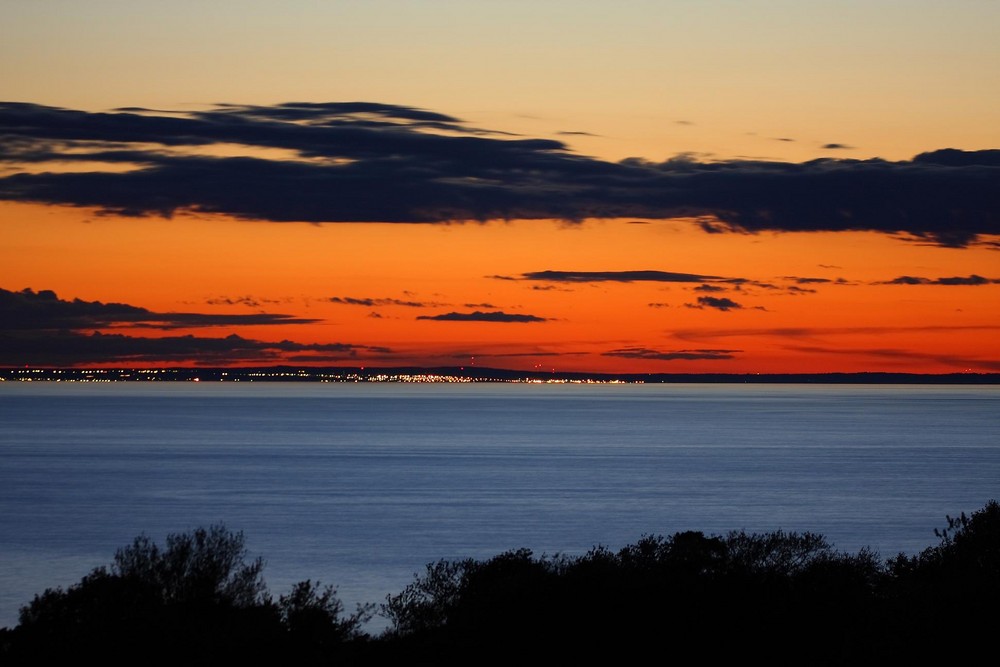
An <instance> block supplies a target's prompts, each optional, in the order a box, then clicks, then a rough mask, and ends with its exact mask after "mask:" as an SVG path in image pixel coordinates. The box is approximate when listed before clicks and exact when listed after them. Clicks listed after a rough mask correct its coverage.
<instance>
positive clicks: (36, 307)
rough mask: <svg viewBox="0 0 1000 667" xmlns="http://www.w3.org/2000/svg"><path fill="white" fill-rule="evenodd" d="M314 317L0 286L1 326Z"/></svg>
mask: <svg viewBox="0 0 1000 667" xmlns="http://www.w3.org/2000/svg"><path fill="white" fill-rule="evenodd" d="M314 322H319V320H315V319H306V318H301V317H294V316H292V315H282V314H275V313H253V314H247V315H216V314H208V313H154V312H152V311H150V310H147V309H145V308H139V307H137V306H130V305H127V304H123V303H102V302H100V301H83V300H81V299H74V300H72V301H65V300H63V299H60V298H59V297H58V296H57V295H56V293H55V292H53V291H51V290H39V291H38V292H35V291H34V290H31V289H24V290H21V291H20V292H12V291H9V290H5V289H0V329H9V330H14V329H18V330H44V329H104V328H109V327H121V326H130V327H144V328H155V329H187V328H194V327H217V326H249V325H268V324H312V323H314Z"/></svg>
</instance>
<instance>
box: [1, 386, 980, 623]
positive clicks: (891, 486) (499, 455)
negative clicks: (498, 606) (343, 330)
mask: <svg viewBox="0 0 1000 667" xmlns="http://www.w3.org/2000/svg"><path fill="white" fill-rule="evenodd" d="M998 433H1000V387H996V386H885V385H878V386H873V385H864V386H863V385H822V386H820V385H725V384H714V385H708V384H706V385H525V384H515V385H510V384H462V385H444V384H439V385H401V384H291V383H290V384H284V383H281V384H277V383H266V384H262V383H258V384H248V383H240V384H236V383H225V384H216V383H199V384H194V383H142V384H140V383H115V384H66V383H12V382H7V383H0V626H3V625H14V624H16V621H17V609H18V607H19V606H21V605H23V604H25V603H27V602H29V601H30V600H31V597H32V596H33V595H34V594H36V593H40V592H41V591H43V590H44V589H45V588H47V587H54V586H62V587H65V586H68V585H70V584H72V583H75V582H76V581H78V580H79V579H80V577H81V576H82V575H84V574H85V573H87V572H88V571H89V570H90V569H91V568H93V567H95V566H97V565H102V564H107V563H108V562H109V561H110V560H111V558H112V556H113V554H114V551H115V549H117V548H118V547H120V546H123V545H125V544H128V543H129V542H131V540H132V538H133V537H135V536H136V535H138V534H140V533H143V532H145V533H146V534H147V535H149V536H150V537H152V538H154V539H155V540H156V541H158V542H162V540H163V538H164V537H165V535H166V534H167V533H169V532H180V531H185V530H189V529H191V528H194V527H196V526H199V525H208V524H211V523H219V522H223V523H225V524H226V526H227V527H228V528H230V529H233V530H240V531H243V532H244V534H245V536H246V539H247V546H248V547H249V549H250V551H251V553H252V555H261V556H263V557H264V559H265V560H266V561H267V566H266V568H265V571H264V573H265V578H266V580H267V582H268V585H269V587H270V589H271V591H272V593H273V594H275V595H278V594H281V593H284V592H287V590H288V588H289V587H290V586H291V584H292V583H294V582H296V581H299V580H301V579H307V578H310V579H314V580H315V579H319V580H321V581H322V582H323V583H325V584H326V583H328V584H333V585H335V586H336V587H337V588H338V591H339V596H340V597H341V599H343V600H344V601H345V603H347V606H348V607H349V608H353V605H354V603H357V602H376V603H377V602H381V601H383V600H384V598H385V596H386V594H389V593H397V592H399V591H400V590H401V589H402V588H403V587H404V586H405V585H406V584H407V583H409V582H410V581H411V580H412V578H413V574H414V573H415V572H419V571H422V570H423V567H424V565H425V564H427V563H429V562H431V561H435V560H437V559H439V558H462V557H466V556H472V557H488V556H491V555H494V554H497V553H500V552H502V551H504V550H507V549H512V548H519V547H528V548H531V549H533V550H534V551H535V552H536V553H537V554H542V553H548V554H553V553H557V552H559V553H565V554H571V555H573V554H580V553H583V552H585V551H586V550H588V549H589V548H591V547H593V546H595V545H597V544H603V545H605V546H608V547H611V548H617V547H621V546H623V545H625V544H628V543H631V542H634V541H635V540H637V539H638V538H640V537H641V536H642V535H644V534H662V535H670V534H672V533H674V532H677V531H681V530H702V531H705V532H706V533H715V534H723V533H725V532H727V531H729V530H738V529H745V530H748V531H755V532H763V531H770V530H777V529H782V530H798V531H805V530H809V531H813V532H819V533H822V534H824V535H825V536H826V537H827V538H828V539H829V541H831V542H832V543H833V544H834V546H835V547H836V548H838V549H841V550H843V551H849V552H854V551H857V550H858V549H860V548H862V547H870V548H872V549H874V550H876V551H878V552H879V553H880V554H882V555H883V557H886V556H891V555H895V554H896V553H898V552H900V551H903V552H907V553H916V552H918V551H920V550H922V549H923V548H925V547H927V546H930V545H932V544H936V543H937V538H935V536H934V534H933V531H934V529H935V528H940V527H943V526H944V525H945V523H946V521H945V515H946V514H950V515H956V514H958V513H959V512H963V511H964V512H967V513H968V512H972V511H975V510H976V509H979V508H980V507H982V506H983V505H984V504H985V503H986V501H988V500H990V499H993V498H998V497H1000V438H998ZM377 627H378V622H377V621H376V623H375V624H373V628H375V629H377Z"/></svg>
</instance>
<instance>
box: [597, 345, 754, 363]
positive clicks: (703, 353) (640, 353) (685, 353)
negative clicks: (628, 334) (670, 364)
mask: <svg viewBox="0 0 1000 667" xmlns="http://www.w3.org/2000/svg"><path fill="white" fill-rule="evenodd" d="M739 351H740V350H667V351H662V350H652V349H649V348H646V347H624V348H620V349H617V350H610V351H608V352H605V353H604V356H606V357H622V358H625V359H646V360H650V361H692V360H706V359H707V360H712V359H732V358H733V355H734V354H735V353H736V352H739Z"/></svg>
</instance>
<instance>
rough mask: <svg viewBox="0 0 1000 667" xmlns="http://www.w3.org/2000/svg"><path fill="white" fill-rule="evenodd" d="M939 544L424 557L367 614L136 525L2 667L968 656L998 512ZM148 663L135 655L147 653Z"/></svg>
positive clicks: (684, 543) (233, 551) (989, 628)
mask: <svg viewBox="0 0 1000 667" xmlns="http://www.w3.org/2000/svg"><path fill="white" fill-rule="evenodd" d="M947 522H948V526H947V528H945V529H943V530H940V531H935V534H936V535H937V536H938V538H939V544H937V545H935V546H932V547H929V548H927V549H925V550H924V551H923V552H921V553H919V554H917V555H915V556H906V555H903V554H900V555H897V556H895V557H893V558H890V559H888V560H886V561H884V562H883V561H881V560H880V559H879V557H878V555H877V554H875V553H873V552H871V551H870V550H868V549H862V550H861V551H859V552H858V553H856V554H846V553H841V552H838V551H836V550H835V549H834V548H833V547H832V546H831V545H830V544H829V543H828V542H827V541H826V540H825V538H823V537H822V536H820V535H816V534H813V533H808V532H807V533H786V532H783V531H776V532H771V533H763V534H750V533H746V532H742V531H740V532H731V533H729V534H727V535H725V536H706V535H705V534H703V533H700V532H696V531H688V532H682V533H676V534H674V535H673V536H670V537H663V536H652V535H645V536H642V537H641V538H640V539H639V540H638V541H637V542H636V543H634V544H630V545H627V546H625V547H623V548H621V549H619V550H618V551H612V550H610V549H608V548H606V547H603V546H597V547H595V548H593V549H591V550H590V551H589V552H587V553H586V554H584V555H582V556H578V557H567V556H562V555H554V556H541V557H536V556H535V555H534V554H533V553H532V552H531V551H529V550H527V549H519V550H512V551H507V552H504V553H501V554H499V555H497V556H493V557H492V558H488V559H485V560H475V559H463V560H458V561H447V560H441V561H438V562H436V563H431V564H429V565H427V567H426V570H425V571H424V573H423V574H421V575H417V576H415V577H414V580H413V581H412V582H411V583H410V584H409V585H408V586H406V587H405V588H404V589H403V590H402V591H401V592H400V593H398V594H396V595H390V596H388V597H387V598H386V601H385V602H384V603H383V604H382V605H381V607H380V609H379V612H380V614H381V615H383V616H384V617H385V618H387V619H388V620H389V621H390V623H391V627H390V628H389V629H388V630H387V631H386V632H385V633H383V634H382V635H380V636H378V637H370V636H368V635H367V634H365V633H364V632H363V625H364V623H365V622H366V621H367V620H368V619H369V617H370V615H371V613H372V611H373V609H374V606H373V605H362V606H359V607H358V609H357V611H356V612H355V613H354V614H350V615H345V613H344V609H343V605H342V604H341V602H340V600H338V599H337V597H336V590H335V589H334V588H333V587H331V586H326V587H323V586H321V585H320V584H319V583H314V582H312V581H310V580H307V581H303V582H299V583H298V584H295V585H294V586H293V587H292V589H291V591H290V592H289V593H288V594H286V595H282V596H280V597H279V599H278V601H277V602H274V601H273V600H272V599H271V598H270V596H269V595H268V593H267V590H266V587H265V586H264V581H263V578H262V576H261V572H262V569H263V561H261V560H260V559H256V560H248V558H247V553H246V550H245V549H244V544H243V536H242V534H240V533H232V532H229V531H227V530H226V529H225V528H223V527H222V526H213V527H210V528H208V529H197V530H195V531H192V532H190V533H184V534H179V535H171V536H168V538H167V542H166V546H165V547H164V548H162V549H161V548H160V547H158V546H157V545H155V544H154V543H152V542H151V541H150V540H149V539H148V538H146V537H144V536H140V537H138V538H136V540H135V541H133V543H132V544H131V545H129V546H128V547H125V548H123V549H120V550H119V551H118V552H117V553H116V554H115V557H114V560H113V562H112V563H111V565H110V566H109V567H107V568H97V569H95V570H93V571H92V572H91V573H90V574H88V575H87V576H85V577H84V578H83V579H82V580H81V581H80V582H79V583H77V584H75V585H73V586H70V587H69V588H68V589H66V590H62V589H50V590H47V591H45V592H44V593H42V594H41V595H37V596H35V598H34V600H32V601H31V603H30V604H28V605H26V606H25V607H24V608H22V610H21V616H20V623H19V625H18V626H17V627H16V628H14V629H12V630H3V631H2V632H0V658H2V659H3V662H5V663H7V664H29V663H34V662H36V661H38V660H40V659H47V658H62V659H67V660H68V659H73V660H80V659H82V658H84V657H100V658H101V659H102V660H103V661H104V662H109V661H110V662H124V661H125V660H130V661H131V660H134V659H136V657H137V656H149V655H150V654H152V655H153V656H154V657H155V658H156V661H167V660H169V661H172V662H174V661H184V662H185V663H207V662H209V661H212V662H218V661H222V662H227V663H228V662H234V661H246V660H253V661H255V662H256V661H260V660H261V659H268V660H274V661H279V662H282V663H286V662H298V663H310V664H341V665H343V664H382V663H385V662H402V661H406V662H408V663H410V664H424V663H427V664H458V663H462V664H468V663H479V662H497V661H500V660H518V661H524V660H525V659H526V657H530V658H531V661H532V662H537V661H541V660H544V659H553V660H558V661H559V662H569V661H589V662H593V661H595V660H601V659H607V660H615V661H617V662H621V661H623V660H631V659H643V660H648V659H650V657H651V656H655V657H657V659H661V658H662V659H664V660H667V659H670V658H672V657H674V656H678V657H684V656H687V657H690V656H695V655H697V656H700V658H699V659H706V660H711V661H718V660H736V659H739V660H745V661H765V662H766V663H767V664H769V665H776V664H777V665H782V664H789V665H790V664H796V665H798V664H810V665H847V664H859V663H860V664H868V663H872V662H875V661H886V662H890V663H894V664H895V663H899V662H906V661H912V662H915V663H924V662H927V661H929V660H940V661H947V662H948V663H949V664H951V663H954V662H956V661H958V662H964V661H971V660H972V659H973V658H976V657H978V655H979V654H980V653H982V652H983V651H987V650H988V651H992V650H993V649H994V647H993V636H994V633H995V631H996V627H997V624H998V622H1000V611H998V602H1000V505H998V504H997V503H996V501H990V502H989V503H987V504H986V506H985V507H983V508H982V509H981V510H978V511H976V512H974V513H973V514H972V515H971V516H966V515H965V514H962V515H960V516H959V517H958V518H951V517H947ZM147 661H148V660H147Z"/></svg>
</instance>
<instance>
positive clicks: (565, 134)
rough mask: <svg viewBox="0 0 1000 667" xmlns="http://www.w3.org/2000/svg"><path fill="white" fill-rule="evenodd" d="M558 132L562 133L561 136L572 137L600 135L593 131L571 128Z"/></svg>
mask: <svg viewBox="0 0 1000 667" xmlns="http://www.w3.org/2000/svg"><path fill="white" fill-rule="evenodd" d="M556 134H558V135H561V136H570V137H597V136H600V135H598V134H593V133H591V132H573V131H571V130H567V131H564V132H556Z"/></svg>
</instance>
